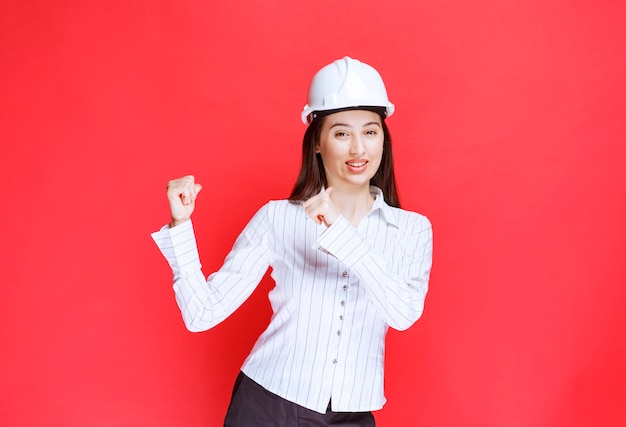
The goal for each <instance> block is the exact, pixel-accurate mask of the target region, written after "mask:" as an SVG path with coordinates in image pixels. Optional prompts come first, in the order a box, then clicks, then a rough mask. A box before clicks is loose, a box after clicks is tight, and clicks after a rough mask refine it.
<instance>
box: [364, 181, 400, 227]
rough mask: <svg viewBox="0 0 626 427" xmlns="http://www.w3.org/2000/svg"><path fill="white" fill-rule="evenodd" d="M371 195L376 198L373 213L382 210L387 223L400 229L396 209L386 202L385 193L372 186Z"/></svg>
mask: <svg viewBox="0 0 626 427" xmlns="http://www.w3.org/2000/svg"><path fill="white" fill-rule="evenodd" d="M370 194H371V195H372V197H373V198H374V204H373V205H372V212H374V211H375V210H377V209H380V211H381V212H382V217H383V218H384V219H385V221H387V223H388V224H390V225H393V226H394V227H396V228H398V218H397V217H396V213H395V211H394V209H393V208H392V207H391V206H389V205H388V204H387V202H385V197H384V196H383V191H382V190H381V189H380V188H378V187H376V186H373V185H370Z"/></svg>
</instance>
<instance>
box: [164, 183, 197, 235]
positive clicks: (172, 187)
mask: <svg viewBox="0 0 626 427" xmlns="http://www.w3.org/2000/svg"><path fill="white" fill-rule="evenodd" d="M200 190H202V186H201V185H200V184H196V183H195V178H194V176H193V175H187V176H184V177H182V178H178V179H173V180H171V181H170V182H168V183H167V199H168V200H169V202H170V211H171V214H172V222H171V223H170V227H176V226H177V225H180V224H182V223H183V222H185V221H188V220H189V218H191V214H192V213H193V210H194V208H195V206H196V197H197V196H198V193H199V192H200Z"/></svg>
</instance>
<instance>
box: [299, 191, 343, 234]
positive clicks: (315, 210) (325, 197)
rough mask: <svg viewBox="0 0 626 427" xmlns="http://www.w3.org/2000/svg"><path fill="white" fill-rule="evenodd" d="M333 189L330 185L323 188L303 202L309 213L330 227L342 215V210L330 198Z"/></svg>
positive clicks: (320, 222) (314, 218) (305, 209)
mask: <svg viewBox="0 0 626 427" xmlns="http://www.w3.org/2000/svg"><path fill="white" fill-rule="evenodd" d="M332 190H333V189H332V188H330V187H329V188H327V189H326V190H322V191H321V192H320V193H319V194H318V195H316V196H313V197H311V198H310V199H309V200H307V201H306V202H304V203H303V204H302V207H303V208H304V211H305V212H306V213H307V215H309V216H310V217H311V218H312V219H313V220H314V221H315V222H317V223H318V224H322V223H324V224H325V225H326V227H330V226H331V224H332V223H333V222H335V221H336V220H337V218H339V216H340V215H341V212H340V211H339V209H338V208H337V206H335V204H334V203H333V201H332V199H331V198H330V193H331V192H332Z"/></svg>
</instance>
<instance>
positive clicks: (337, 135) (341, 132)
mask: <svg viewBox="0 0 626 427" xmlns="http://www.w3.org/2000/svg"><path fill="white" fill-rule="evenodd" d="M346 135H348V133H347V132H343V131H340V132H335V137H336V138H343V137H344V136H346Z"/></svg>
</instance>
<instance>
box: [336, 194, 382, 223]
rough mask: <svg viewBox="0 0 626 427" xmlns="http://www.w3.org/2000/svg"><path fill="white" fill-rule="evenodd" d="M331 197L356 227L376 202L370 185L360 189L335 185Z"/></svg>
mask: <svg viewBox="0 0 626 427" xmlns="http://www.w3.org/2000/svg"><path fill="white" fill-rule="evenodd" d="M330 197H331V199H332V201H333V203H334V204H335V206H337V208H338V209H339V211H341V214H342V215H343V216H344V217H345V218H346V219H347V220H348V221H350V223H351V224H352V225H354V226H355V227H358V225H359V222H360V221H361V219H363V218H364V217H365V216H367V214H368V213H369V212H370V210H371V209H372V205H373V204H374V199H373V198H372V195H371V194H370V190H369V186H367V187H366V188H365V187H364V188H363V189H359V190H358V191H355V190H354V189H348V190H346V189H341V188H335V187H333V191H332V194H331V196H330Z"/></svg>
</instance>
